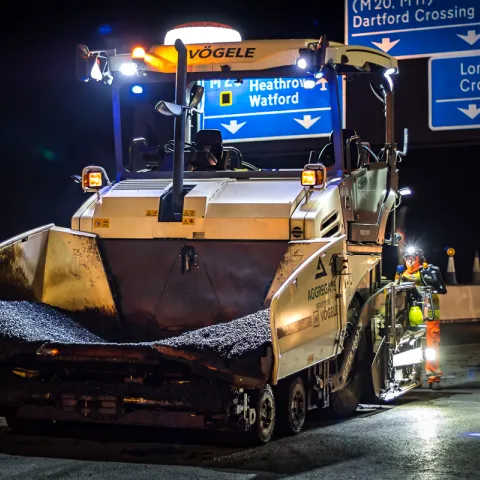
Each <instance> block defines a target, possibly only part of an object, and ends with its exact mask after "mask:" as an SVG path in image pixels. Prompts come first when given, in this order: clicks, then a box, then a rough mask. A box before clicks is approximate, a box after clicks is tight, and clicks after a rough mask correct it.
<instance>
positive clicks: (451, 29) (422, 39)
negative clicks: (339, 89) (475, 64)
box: [345, 0, 480, 59]
mask: <svg viewBox="0 0 480 480" xmlns="http://www.w3.org/2000/svg"><path fill="white" fill-rule="evenodd" d="M345 15H346V19H345V42H346V43H347V44H349V45H362V46H367V47H372V48H378V49H380V50H383V51H384V52H387V53H389V54H390V55H393V56H394V57H397V58H404V59H405V58H413V57H429V56H434V55H441V54H443V53H451V52H463V51H469V50H475V49H478V48H480V2H479V1H478V0H345Z"/></svg>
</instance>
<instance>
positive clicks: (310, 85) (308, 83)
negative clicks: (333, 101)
mask: <svg viewBox="0 0 480 480" xmlns="http://www.w3.org/2000/svg"><path fill="white" fill-rule="evenodd" d="M303 88H306V89H307V90H311V89H312V88H315V80H312V79H311V78H309V79H307V80H305V81H304V82H303Z"/></svg>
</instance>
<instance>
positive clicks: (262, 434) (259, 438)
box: [248, 384, 277, 445]
mask: <svg viewBox="0 0 480 480" xmlns="http://www.w3.org/2000/svg"><path fill="white" fill-rule="evenodd" d="M254 401H255V414H256V419H255V423H254V425H253V426H252V427H251V428H250V430H249V432H248V433H249V435H248V436H249V443H251V444H254V445H265V444H266V443H268V442H269V441H270V440H271V439H272V437H273V433H274V431H275V424H276V417H277V415H276V406H275V397H274V395H273V390H272V387H271V386H270V385H268V384H267V385H265V387H263V388H262V389H260V390H259V391H258V392H256V393H255V400H254ZM265 402H268V403H269V404H270V405H271V410H272V414H271V416H272V418H271V422H270V425H269V428H268V429H267V430H266V429H264V428H263V425H262V423H261V420H260V419H261V415H260V412H261V411H262V410H263V406H264V404H265Z"/></svg>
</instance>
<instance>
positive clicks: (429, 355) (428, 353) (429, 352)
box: [425, 348, 437, 362]
mask: <svg viewBox="0 0 480 480" xmlns="http://www.w3.org/2000/svg"><path fill="white" fill-rule="evenodd" d="M425 358H426V359H427V360H429V361H430V362H433V361H434V360H435V359H436V358H437V352H436V351H435V349H434V348H426V349H425Z"/></svg>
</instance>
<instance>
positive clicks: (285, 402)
mask: <svg viewBox="0 0 480 480" xmlns="http://www.w3.org/2000/svg"><path fill="white" fill-rule="evenodd" d="M277 404H278V408H277V417H278V430H279V433H281V434H282V435H297V434H298V433H300V432H301V431H302V428H303V425H304V424H305V417H306V415H307V394H306V391H305V385H304V382H303V380H302V377H294V378H293V379H291V380H290V381H286V382H285V381H284V382H283V383H282V384H281V385H279V389H278V395H277Z"/></svg>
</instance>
